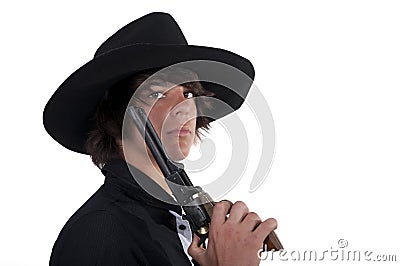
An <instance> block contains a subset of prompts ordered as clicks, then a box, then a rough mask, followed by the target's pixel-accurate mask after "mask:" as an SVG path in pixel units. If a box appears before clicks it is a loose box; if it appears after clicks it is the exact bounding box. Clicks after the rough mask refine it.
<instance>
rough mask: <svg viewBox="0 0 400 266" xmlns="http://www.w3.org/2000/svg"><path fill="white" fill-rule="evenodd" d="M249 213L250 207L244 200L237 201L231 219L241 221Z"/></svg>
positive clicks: (230, 215)
mask: <svg viewBox="0 0 400 266" xmlns="http://www.w3.org/2000/svg"><path fill="white" fill-rule="evenodd" d="M248 213H249V208H248V207H247V205H246V204H245V203H244V202H243V201H236V202H235V204H233V206H232V209H231V212H230V213H229V218H228V219H229V220H230V221H231V222H234V223H240V222H242V221H243V219H244V217H246V215H247V214H248Z"/></svg>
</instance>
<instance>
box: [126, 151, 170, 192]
mask: <svg viewBox="0 0 400 266" xmlns="http://www.w3.org/2000/svg"><path fill="white" fill-rule="evenodd" d="M144 150H145V151H146V152H147V154H145V153H138V152H135V151H137V149H130V151H125V152H124V154H123V157H124V158H125V160H126V161H127V162H128V163H130V164H131V165H133V166H135V167H136V168H137V169H139V170H140V171H142V172H143V173H144V174H146V175H147V176H148V177H150V178H151V179H152V180H153V181H154V182H156V183H157V184H158V185H159V186H160V187H161V188H162V189H164V190H165V191H166V192H167V193H168V194H170V195H172V191H171V189H170V188H169V186H168V184H167V182H166V181H165V178H164V176H163V174H162V172H161V170H160V168H159V167H158V164H157V162H156V161H155V159H154V157H153V156H152V155H151V153H150V151H148V150H147V149H144Z"/></svg>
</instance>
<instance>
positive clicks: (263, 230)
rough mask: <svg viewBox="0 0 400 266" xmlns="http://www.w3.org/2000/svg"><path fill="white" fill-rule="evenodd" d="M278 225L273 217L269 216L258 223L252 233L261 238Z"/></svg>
mask: <svg viewBox="0 0 400 266" xmlns="http://www.w3.org/2000/svg"><path fill="white" fill-rule="evenodd" d="M277 227H278V223H277V221H276V220H275V219H274V218H269V219H267V220H265V221H264V222H262V223H261V224H259V225H258V226H257V228H256V229H255V230H254V233H255V234H256V235H257V236H259V237H260V238H262V239H263V240H264V239H265V238H266V237H267V236H268V235H269V234H270V233H271V232H272V231H274V230H275V229H276V228H277Z"/></svg>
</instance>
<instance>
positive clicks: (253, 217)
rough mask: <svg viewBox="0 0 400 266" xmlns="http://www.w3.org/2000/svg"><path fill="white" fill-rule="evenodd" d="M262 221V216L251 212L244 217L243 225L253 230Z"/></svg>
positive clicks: (248, 229)
mask: <svg viewBox="0 0 400 266" xmlns="http://www.w3.org/2000/svg"><path fill="white" fill-rule="evenodd" d="M261 222H262V221H261V218H260V216H258V214H257V213H255V212H249V213H248V214H247V215H246V217H244V219H243V221H242V226H243V227H244V230H246V231H249V232H251V231H254V230H255V229H256V228H257V226H258V225H260V224H261Z"/></svg>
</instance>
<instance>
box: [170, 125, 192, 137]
mask: <svg viewBox="0 0 400 266" xmlns="http://www.w3.org/2000/svg"><path fill="white" fill-rule="evenodd" d="M190 133H191V131H190V129H189V127H187V126H183V127H177V128H175V129H172V130H170V131H168V132H167V134H168V135H173V136H187V135H190Z"/></svg>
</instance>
